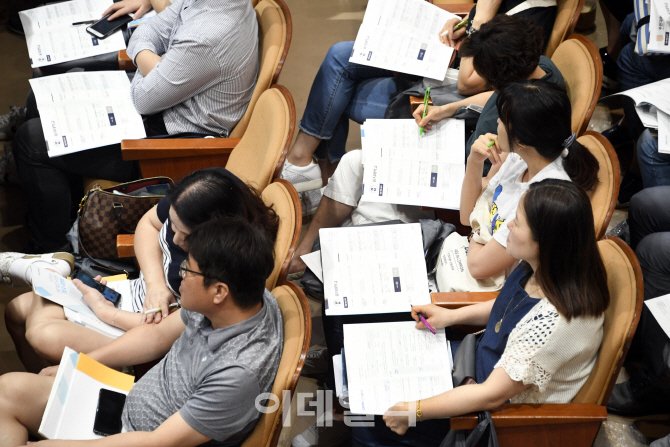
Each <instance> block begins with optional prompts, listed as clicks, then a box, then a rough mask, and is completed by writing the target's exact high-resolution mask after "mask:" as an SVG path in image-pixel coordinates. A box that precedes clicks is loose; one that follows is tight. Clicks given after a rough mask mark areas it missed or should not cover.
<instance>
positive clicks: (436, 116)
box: [412, 104, 454, 130]
mask: <svg viewBox="0 0 670 447" xmlns="http://www.w3.org/2000/svg"><path fill="white" fill-rule="evenodd" d="M450 105H451V104H446V105H443V106H428V111H427V112H426V116H425V117H424V116H423V104H421V105H420V106H419V107H417V108H416V110H415V111H414V113H412V116H413V117H414V120H415V121H416V124H417V125H418V126H419V127H423V128H424V129H425V130H430V129H432V128H433V126H432V124H429V123H433V124H434V123H437V122H439V121H442V120H443V119H445V118H451V117H452V116H453V115H454V111H453V110H451V107H449V106H450Z"/></svg>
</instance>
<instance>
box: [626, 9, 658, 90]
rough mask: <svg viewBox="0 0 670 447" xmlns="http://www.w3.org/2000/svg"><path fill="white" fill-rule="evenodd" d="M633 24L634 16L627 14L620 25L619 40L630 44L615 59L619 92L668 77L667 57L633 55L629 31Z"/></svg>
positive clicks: (633, 46)
mask: <svg viewBox="0 0 670 447" xmlns="http://www.w3.org/2000/svg"><path fill="white" fill-rule="evenodd" d="M634 23H635V14H629V15H628V16H627V17H626V20H624V21H623V23H622V24H621V31H620V36H621V40H622V42H624V43H625V42H630V43H628V44H625V45H624V47H623V49H622V50H621V53H619V58H618V59H617V66H618V67H619V73H618V75H617V80H618V81H619V83H620V84H621V90H630V89H631V88H635V87H639V86H641V85H647V84H651V83H652V82H656V81H660V80H661V79H665V78H668V77H670V57H669V56H666V55H662V56H640V55H639V54H636V53H635V43H634V42H631V40H630V30H631V26H633V24H634Z"/></svg>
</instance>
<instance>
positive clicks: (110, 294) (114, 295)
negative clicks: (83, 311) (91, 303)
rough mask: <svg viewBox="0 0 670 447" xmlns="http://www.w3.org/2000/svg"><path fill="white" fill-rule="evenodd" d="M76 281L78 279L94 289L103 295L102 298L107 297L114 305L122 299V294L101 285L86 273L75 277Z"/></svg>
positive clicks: (80, 273)
mask: <svg viewBox="0 0 670 447" xmlns="http://www.w3.org/2000/svg"><path fill="white" fill-rule="evenodd" d="M74 279H78V280H79V281H81V282H83V283H84V284H86V285H87V286H89V287H92V288H94V289H95V290H97V291H98V292H100V293H101V294H102V296H104V297H105V299H107V300H108V301H111V302H112V303H114V304H116V303H117V302H118V301H119V298H121V294H120V293H119V292H117V291H116V290H114V289H112V288H109V287H107V286H106V285H104V284H102V283H99V282H98V281H96V280H94V279H93V278H91V277H90V276H88V275H87V274H85V273H82V272H79V273H77V274H76V275H75V277H74Z"/></svg>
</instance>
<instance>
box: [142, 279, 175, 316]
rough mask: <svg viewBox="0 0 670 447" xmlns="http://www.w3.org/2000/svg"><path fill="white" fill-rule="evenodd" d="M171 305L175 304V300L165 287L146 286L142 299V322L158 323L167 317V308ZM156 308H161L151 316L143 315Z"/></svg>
mask: <svg viewBox="0 0 670 447" xmlns="http://www.w3.org/2000/svg"><path fill="white" fill-rule="evenodd" d="M172 303H176V300H175V298H174V295H173V294H172V292H171V291H170V289H168V287H167V285H163V286H162V287H161V286H149V285H148V284H147V294H146V296H145V298H144V306H143V308H142V313H143V314H142V322H143V323H160V322H161V320H162V319H163V318H166V317H167V316H168V313H169V310H170V309H169V308H168V306H169V305H170V304H172ZM157 307H160V308H161V311H160V312H154V313H152V314H145V313H144V312H146V311H148V310H151V309H155V308H157Z"/></svg>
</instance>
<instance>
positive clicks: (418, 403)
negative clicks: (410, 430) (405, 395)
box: [416, 399, 423, 422]
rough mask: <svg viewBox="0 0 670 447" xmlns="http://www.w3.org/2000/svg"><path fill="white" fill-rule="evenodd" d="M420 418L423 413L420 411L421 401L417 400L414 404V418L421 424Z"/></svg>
mask: <svg viewBox="0 0 670 447" xmlns="http://www.w3.org/2000/svg"><path fill="white" fill-rule="evenodd" d="M421 416H423V412H422V411H421V399H419V400H418V401H417V402H416V417H417V419H419V422H421Z"/></svg>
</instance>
